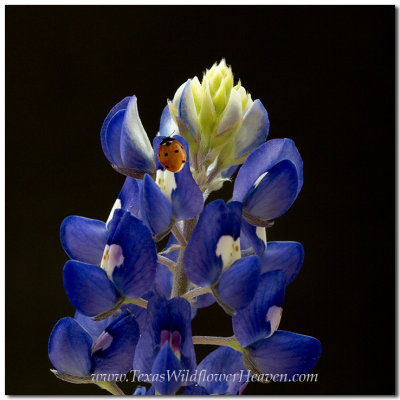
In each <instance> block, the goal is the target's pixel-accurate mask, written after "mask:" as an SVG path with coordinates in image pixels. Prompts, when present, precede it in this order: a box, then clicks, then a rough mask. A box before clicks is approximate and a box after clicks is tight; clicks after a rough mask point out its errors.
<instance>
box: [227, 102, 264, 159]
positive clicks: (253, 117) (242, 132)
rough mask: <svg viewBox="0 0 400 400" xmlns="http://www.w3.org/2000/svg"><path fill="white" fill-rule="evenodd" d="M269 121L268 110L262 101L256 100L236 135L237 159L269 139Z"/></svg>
mask: <svg viewBox="0 0 400 400" xmlns="http://www.w3.org/2000/svg"><path fill="white" fill-rule="evenodd" d="M268 132H269V119H268V113H267V110H266V109H265V108H264V106H263V105H262V103H261V101H260V100H255V101H254V103H253V104H252V105H251V107H250V109H249V110H248V111H247V112H246V114H245V115H244V117H243V122H242V125H241V127H240V129H239V130H238V132H237V133H236V134H235V157H236V158H240V157H243V156H246V155H247V154H249V153H251V152H252V151H253V150H254V149H256V148H257V147H258V146H260V145H262V144H263V143H264V142H265V140H266V139H267V136H268Z"/></svg>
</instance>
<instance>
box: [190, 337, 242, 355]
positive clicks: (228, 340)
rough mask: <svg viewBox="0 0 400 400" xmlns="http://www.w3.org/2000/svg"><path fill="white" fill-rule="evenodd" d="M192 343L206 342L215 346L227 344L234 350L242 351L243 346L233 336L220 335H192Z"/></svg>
mask: <svg viewBox="0 0 400 400" xmlns="http://www.w3.org/2000/svg"><path fill="white" fill-rule="evenodd" d="M193 344H208V345H215V346H228V347H231V348H232V349H234V350H237V351H240V352H241V353H243V347H242V346H241V345H240V343H239V342H238V341H237V339H236V338H235V336H231V337H220V336H193Z"/></svg>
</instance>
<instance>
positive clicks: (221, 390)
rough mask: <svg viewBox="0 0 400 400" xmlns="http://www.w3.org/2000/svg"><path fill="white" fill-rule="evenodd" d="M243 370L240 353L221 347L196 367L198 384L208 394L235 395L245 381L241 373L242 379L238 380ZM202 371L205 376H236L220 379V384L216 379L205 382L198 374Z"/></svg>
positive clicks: (203, 377)
mask: <svg viewBox="0 0 400 400" xmlns="http://www.w3.org/2000/svg"><path fill="white" fill-rule="evenodd" d="M245 369H246V368H245V367H244V365H243V361H242V353H240V352H239V351H236V350H233V349H231V348H230V347H226V346H221V347H219V348H218V349H217V350H214V351H213V352H211V353H210V354H209V355H208V356H207V357H206V358H204V359H203V360H202V361H201V363H200V364H199V365H198V367H197V371H199V380H198V384H199V385H200V386H202V387H204V388H205V389H206V390H207V392H208V394H216V395H218V394H231V395H236V394H237V393H238V391H239V388H240V386H241V385H242V383H243V382H244V381H245V380H246V377H247V374H245V373H243V376H242V379H240V371H244V370H245ZM203 370H205V371H206V374H205V375H206V376H207V375H213V374H218V375H220V376H223V374H226V376H227V375H229V374H232V375H234V374H237V375H236V376H232V378H231V379H221V382H219V380H218V379H213V380H211V381H207V379H206V377H205V376H204V373H203V374H202V375H201V374H200V372H201V371H203ZM185 394H186V393H185Z"/></svg>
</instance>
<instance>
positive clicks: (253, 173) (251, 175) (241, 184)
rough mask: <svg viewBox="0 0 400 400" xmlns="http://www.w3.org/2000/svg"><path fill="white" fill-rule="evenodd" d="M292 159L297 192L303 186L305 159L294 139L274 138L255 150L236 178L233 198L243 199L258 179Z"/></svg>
mask: <svg viewBox="0 0 400 400" xmlns="http://www.w3.org/2000/svg"><path fill="white" fill-rule="evenodd" d="M283 160H289V161H291V162H292V163H293V164H294V165H295V167H296V171H297V177H298V185H297V193H296V196H297V194H298V193H299V192H300V189H301V187H302V186H303V161H302V159H301V156H300V154H299V151H298V150H297V148H296V146H295V144H294V142H293V140H290V139H272V140H268V141H267V142H266V143H264V144H263V145H261V146H260V147H258V148H257V149H256V150H254V151H253V152H252V153H251V154H250V156H249V157H248V158H247V160H246V161H245V163H244V164H243V166H242V167H241V168H240V170H239V173H238V175H237V177H236V179H235V185H234V188H233V200H237V201H243V200H244V198H245V197H246V196H247V194H248V192H249V191H250V189H251V188H252V186H253V185H254V183H255V182H256V180H257V179H258V178H259V177H260V176H261V175H262V174H264V173H265V172H268V171H269V170H270V169H271V168H272V167H273V166H274V165H276V164H278V163H279V162H280V161H283Z"/></svg>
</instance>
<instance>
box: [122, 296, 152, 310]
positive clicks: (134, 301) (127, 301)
mask: <svg viewBox="0 0 400 400" xmlns="http://www.w3.org/2000/svg"><path fill="white" fill-rule="evenodd" d="M123 304H136V305H137V306H139V307H142V308H147V300H145V299H140V298H139V299H125V300H124V303H123Z"/></svg>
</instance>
